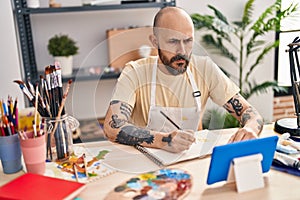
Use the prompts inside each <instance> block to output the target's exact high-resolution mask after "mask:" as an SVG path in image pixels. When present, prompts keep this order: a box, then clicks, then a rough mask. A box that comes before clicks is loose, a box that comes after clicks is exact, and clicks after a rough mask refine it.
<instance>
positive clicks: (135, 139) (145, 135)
mask: <svg viewBox="0 0 300 200" xmlns="http://www.w3.org/2000/svg"><path fill="white" fill-rule="evenodd" d="M153 141H154V136H153V135H151V134H150V131H148V130H145V129H141V128H137V127H135V126H125V127H123V128H121V131H120V132H119V134H118V135H117V139H116V142H118V143H120V144H127V145H132V146H134V145H137V144H141V143H143V142H146V143H147V144H151V143H153Z"/></svg>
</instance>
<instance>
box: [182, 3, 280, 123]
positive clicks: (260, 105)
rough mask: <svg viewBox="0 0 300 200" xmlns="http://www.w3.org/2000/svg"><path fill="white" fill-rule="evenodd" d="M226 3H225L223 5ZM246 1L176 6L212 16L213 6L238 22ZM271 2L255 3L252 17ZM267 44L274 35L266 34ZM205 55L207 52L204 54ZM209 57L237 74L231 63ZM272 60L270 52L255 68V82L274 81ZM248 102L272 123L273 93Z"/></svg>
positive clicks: (272, 52) (213, 56) (229, 19)
mask: <svg viewBox="0 0 300 200" xmlns="http://www.w3.org/2000/svg"><path fill="white" fill-rule="evenodd" d="M225 2H226V3H225ZM246 2H247V1H246V0H227V1H219V0H199V1H194V0H177V6H180V7H182V8H184V9H186V10H187V11H188V12H189V13H190V14H191V13H202V14H211V15H212V14H213V13H212V11H211V10H210V9H209V8H208V7H207V5H208V4H210V5H213V6H214V7H216V8H217V9H219V10H220V11H222V13H223V14H224V15H225V16H226V17H227V20H228V21H236V20H240V19H241V16H242V12H243V8H244V4H245V3H246ZM273 2H274V1H273V0H265V1H258V0H257V1H256V2H255V7H254V11H253V13H256V12H257V13H259V14H256V15H255V14H253V17H254V18H255V17H258V16H259V15H260V14H261V13H262V12H263V11H264V10H265V9H266V8H267V7H268V6H269V5H271V4H272V3H273ZM264 39H265V40H266V41H267V42H273V41H274V39H275V33H273V34H268V35H266V36H265V37H264ZM206 53H207V52H206ZM208 54H209V53H208ZM209 56H210V57H212V58H213V60H214V61H215V62H216V63H217V64H218V65H220V66H222V67H224V68H225V69H226V70H228V71H230V72H231V73H232V72H235V73H236V74H238V69H237V68H235V67H233V65H232V63H230V62H228V61H227V60H225V59H222V58H220V57H219V55H216V54H209ZM274 59H275V52H274V50H272V51H271V52H270V53H269V54H268V55H267V56H266V57H265V59H264V61H263V62H262V64H261V66H259V67H257V68H256V71H255V73H254V74H253V75H254V76H253V77H255V80H256V82H258V83H260V82H263V81H267V80H273V79H274V64H275V63H274ZM249 102H250V103H251V104H252V105H253V106H254V107H255V108H256V109H257V110H258V111H259V112H260V113H261V115H262V116H263V117H264V119H265V120H266V121H267V122H270V121H272V118H273V92H272V91H270V92H268V93H267V94H262V95H259V96H253V97H251V98H250V99H249Z"/></svg>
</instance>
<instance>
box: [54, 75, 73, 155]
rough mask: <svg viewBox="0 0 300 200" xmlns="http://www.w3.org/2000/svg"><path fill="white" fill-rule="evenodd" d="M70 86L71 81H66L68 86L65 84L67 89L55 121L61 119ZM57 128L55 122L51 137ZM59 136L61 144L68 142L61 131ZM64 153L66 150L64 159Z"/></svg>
mask: <svg viewBox="0 0 300 200" xmlns="http://www.w3.org/2000/svg"><path fill="white" fill-rule="evenodd" d="M71 84H72V80H69V81H68V84H67V87H66V91H65V93H64V95H63V98H62V102H61V104H60V107H59V110H58V113H57V116H56V119H57V120H59V119H60V117H61V114H62V110H63V108H64V106H65V103H66V100H67V96H68V94H69V89H70V86H71ZM57 126H58V121H56V122H55V124H54V127H53V129H52V132H51V135H54V134H55V131H56V130H57ZM61 134H62V138H60V139H62V142H63V143H64V144H66V142H68V140H67V141H66V139H65V138H66V137H65V135H64V131H62V133H61ZM63 146H64V147H66V146H67V145H63ZM66 153H67V150H66V149H65V150H64V157H66V156H67V155H66ZM58 154H59V152H58ZM60 155H61V156H62V154H60Z"/></svg>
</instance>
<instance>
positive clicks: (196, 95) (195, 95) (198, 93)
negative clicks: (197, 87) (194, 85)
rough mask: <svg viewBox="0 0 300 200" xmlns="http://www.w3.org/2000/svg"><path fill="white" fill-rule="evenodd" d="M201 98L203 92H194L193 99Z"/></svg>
mask: <svg viewBox="0 0 300 200" xmlns="http://www.w3.org/2000/svg"><path fill="white" fill-rule="evenodd" d="M200 96H201V92H200V91H195V92H193V97H200Z"/></svg>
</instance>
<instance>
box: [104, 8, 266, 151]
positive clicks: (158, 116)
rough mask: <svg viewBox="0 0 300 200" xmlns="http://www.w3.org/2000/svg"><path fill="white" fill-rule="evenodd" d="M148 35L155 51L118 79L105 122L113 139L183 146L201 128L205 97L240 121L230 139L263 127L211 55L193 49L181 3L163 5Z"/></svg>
mask: <svg viewBox="0 0 300 200" xmlns="http://www.w3.org/2000/svg"><path fill="white" fill-rule="evenodd" d="M149 39H150V41H151V43H152V44H153V46H154V47H155V48H157V50H158V56H152V57H148V58H142V59H139V60H137V61H131V62H129V63H127V64H126V66H125V68H124V69H123V71H122V74H121V75H120V77H119V79H118V82H117V84H116V88H115V91H114V93H113V96H112V100H111V102H110V105H109V108H108V111H107V114H106V117H105V122H104V132H105V135H106V136H107V137H108V138H109V139H110V140H111V141H114V142H118V143H121V144H127V145H142V146H146V147H153V148H161V149H164V150H167V151H170V152H181V151H184V150H187V149H189V147H190V146H191V144H192V143H193V142H194V140H195V139H194V131H198V130H201V128H202V126H201V116H202V115H203V111H204V109H205V104H206V102H207V100H208V98H209V97H210V98H211V99H212V100H213V101H214V102H215V103H216V104H218V105H220V106H223V107H224V108H225V109H226V110H227V111H228V112H229V113H230V114H232V115H233V116H234V117H235V118H236V119H238V120H239V121H240V123H241V127H242V128H240V129H239V130H238V131H237V132H236V133H235V134H234V135H233V136H232V137H231V138H230V140H229V142H235V141H241V140H247V139H252V138H257V137H258V134H259V133H260V132H261V130H262V127H263V120H262V117H261V116H260V115H259V113H258V112H257V111H256V110H255V108H253V107H252V106H251V105H250V104H249V103H248V102H247V101H246V100H245V99H244V98H243V97H242V96H241V95H240V94H239V88H238V87H237V86H236V85H235V84H234V83H233V82H232V81H231V80H230V79H228V77H226V76H225V75H224V74H223V73H222V71H221V70H220V69H219V68H218V66H217V65H216V64H215V63H214V62H212V60H211V59H210V58H208V57H202V56H196V55H193V54H192V48H193V42H194V26H193V22H192V20H191V18H190V16H189V15H188V14H187V13H186V12H185V11H184V10H183V9H181V8H178V7H166V8H163V9H161V10H160V11H159V12H158V13H157V14H156V16H155V18H154V24H153V35H151V36H150V37H149Z"/></svg>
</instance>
